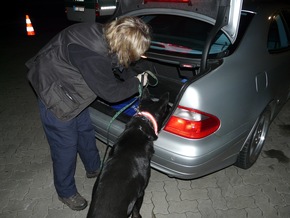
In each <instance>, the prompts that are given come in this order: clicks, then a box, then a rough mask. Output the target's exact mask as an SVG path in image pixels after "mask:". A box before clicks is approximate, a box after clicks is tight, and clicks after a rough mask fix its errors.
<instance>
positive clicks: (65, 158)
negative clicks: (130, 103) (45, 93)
mask: <svg viewBox="0 0 290 218" xmlns="http://www.w3.org/2000/svg"><path fill="white" fill-rule="evenodd" d="M38 104H39V109H40V117H41V121H42V125H43V128H44V131H45V134H46V137H47V140H48V143H49V145H50V152H51V158H52V162H53V176H54V185H55V188H56V191H57V193H58V195H59V196H60V197H65V198H67V197H71V196H72V195H74V194H76V192H77V188H76V184H75V178H74V175H75V170H76V161H77V154H79V156H80V158H81V160H82V162H83V164H84V167H85V170H86V171H87V172H94V171H96V170H97V169H99V168H100V165H101V161H100V155H99V151H98V148H97V147H96V139H95V134H94V129H93V126H92V123H91V118H90V115H89V110H88V108H87V109H85V110H84V111H82V112H81V113H80V114H79V115H78V116H77V117H75V118H73V119H72V120H69V121H61V120H59V119H58V118H57V117H56V116H55V115H54V114H53V113H52V112H51V111H50V110H48V109H46V107H45V106H44V104H43V103H42V102H41V100H38Z"/></svg>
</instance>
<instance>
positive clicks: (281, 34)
mask: <svg viewBox="0 0 290 218" xmlns="http://www.w3.org/2000/svg"><path fill="white" fill-rule="evenodd" d="M269 19H271V23H270V28H269V33H268V42H267V46H268V50H269V51H270V52H273V51H281V49H285V48H288V47H289V35H288V30H287V28H288V27H287V28H286V26H285V21H284V18H283V17H282V16H281V15H280V14H277V15H275V16H272V17H269Z"/></svg>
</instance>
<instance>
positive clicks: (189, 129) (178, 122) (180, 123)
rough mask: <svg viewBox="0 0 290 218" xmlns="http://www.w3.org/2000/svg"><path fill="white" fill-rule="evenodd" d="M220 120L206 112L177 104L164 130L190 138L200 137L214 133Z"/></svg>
mask: <svg viewBox="0 0 290 218" xmlns="http://www.w3.org/2000/svg"><path fill="white" fill-rule="evenodd" d="M219 127H220V120H219V119H218V118H217V117H215V116H213V115H211V114H208V113H204V112H202V111H198V110H194V109H191V108H186V107H182V106H178V107H177V109H176V110H175V112H174V114H173V115H172V116H171V117H170V119H169V121H168V123H167V124H166V126H165V128H164V130H165V131H168V132H171V133H173V134H176V135H180V136H183V137H186V138H190V139H200V138H204V137H206V136H209V135H210V134H212V133H214V132H215V131H216V130H217V129H218V128H219Z"/></svg>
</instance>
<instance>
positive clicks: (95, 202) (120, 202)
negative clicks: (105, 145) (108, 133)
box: [87, 89, 169, 218]
mask: <svg viewBox="0 0 290 218" xmlns="http://www.w3.org/2000/svg"><path fill="white" fill-rule="evenodd" d="M168 100H169V93H166V94H164V95H163V96H162V97H161V98H160V99H159V101H156V102H155V101H152V100H151V99H150V96H149V92H148V91H147V89H144V91H143V96H142V98H141V101H140V105H139V111H140V112H139V113H137V114H136V115H134V116H133V117H132V118H131V120H130V121H129V122H128V123H127V125H126V128H125V130H124V132H123V133H122V134H121V135H120V137H119V139H118V141H117V142H116V143H115V144H114V146H113V148H112V149H111V151H110V153H109V157H108V159H107V160H106V162H105V164H104V167H103V169H102V171H101V173H100V175H99V176H98V178H97V181H96V183H95V185H94V188H93V193H92V201H91V204H90V208H89V211H88V215H87V218H95V217H98V218H127V217H128V216H130V215H131V214H132V218H141V215H140V208H141V206H142V203H143V197H144V193H145V188H146V187H147V185H148V182H149V178H150V172H151V171H150V170H151V168H150V161H151V157H152V155H153V153H154V148H153V141H154V140H156V139H157V137H158V136H157V132H158V131H159V130H160V129H158V127H159V128H160V126H161V124H162V122H163V121H164V119H165V116H166V113H167V109H168Z"/></svg>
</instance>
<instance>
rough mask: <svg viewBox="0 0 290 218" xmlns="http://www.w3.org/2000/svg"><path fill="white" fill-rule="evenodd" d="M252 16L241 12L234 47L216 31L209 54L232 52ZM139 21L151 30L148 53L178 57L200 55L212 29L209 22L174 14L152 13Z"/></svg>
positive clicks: (222, 34)
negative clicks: (143, 22) (169, 54)
mask: <svg viewBox="0 0 290 218" xmlns="http://www.w3.org/2000/svg"><path fill="white" fill-rule="evenodd" d="M252 17H253V14H251V13H246V12H243V13H242V16H241V20H240V26H239V33H238V37H237V40H236V42H235V43H234V44H233V45H232V44H231V42H230V40H229V39H228V37H227V36H226V35H225V33H224V32H222V31H219V32H218V34H217V36H216V38H215V39H214V40H213V43H212V45H211V48H210V51H209V54H210V55H211V56H212V57H213V56H217V55H219V54H221V53H223V54H226V53H227V54H230V53H232V52H233V51H234V50H235V48H236V47H237V44H238V43H239V42H240V40H241V38H242V36H243V35H244V33H245V31H246V29H247V27H248V25H249V23H250V22H251V20H252ZM141 18H142V19H143V20H144V21H145V22H146V23H147V24H148V25H149V26H151V28H152V43H151V46H150V50H154V51H155V52H157V51H158V52H161V53H171V54H172V53H175V54H178V55H179V56H181V55H182V56H184V55H185V56H188V55H194V56H196V55H198V56H201V54H202V52H203V48H204V45H205V42H206V39H207V36H208V34H209V32H210V31H211V29H212V28H213V25H211V24H209V23H206V22H203V21H200V20H197V19H192V18H189V17H182V16H176V15H164V14H154V15H143V16H141ZM226 51H229V52H226Z"/></svg>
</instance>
